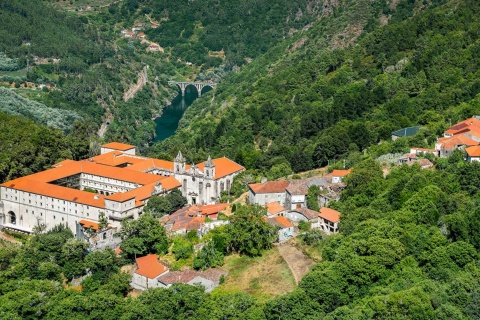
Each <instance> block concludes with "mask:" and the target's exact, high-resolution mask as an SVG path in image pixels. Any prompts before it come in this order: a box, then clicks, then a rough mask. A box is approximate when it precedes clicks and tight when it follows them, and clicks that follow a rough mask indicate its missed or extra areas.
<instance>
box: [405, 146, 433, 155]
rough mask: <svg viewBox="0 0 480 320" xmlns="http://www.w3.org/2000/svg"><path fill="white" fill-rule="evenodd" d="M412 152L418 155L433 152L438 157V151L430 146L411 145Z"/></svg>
mask: <svg viewBox="0 0 480 320" xmlns="http://www.w3.org/2000/svg"><path fill="white" fill-rule="evenodd" d="M410 154H414V155H416V156H424V155H426V154H432V155H434V156H435V157H438V151H437V150H435V149H429V148H417V147H411V148H410Z"/></svg>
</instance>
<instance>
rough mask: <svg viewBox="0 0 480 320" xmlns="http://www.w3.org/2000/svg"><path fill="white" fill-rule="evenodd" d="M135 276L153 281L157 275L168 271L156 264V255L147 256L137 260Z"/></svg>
mask: <svg viewBox="0 0 480 320" xmlns="http://www.w3.org/2000/svg"><path fill="white" fill-rule="evenodd" d="M136 261H137V267H138V269H137V270H135V273H136V274H139V275H141V276H144V277H147V278H149V279H155V278H156V277H158V276H159V275H161V274H163V273H165V272H167V271H168V268H167V267H166V266H164V265H163V264H161V263H160V262H158V259H157V255H156V254H149V255H147V256H144V257H141V258H137V259H136Z"/></svg>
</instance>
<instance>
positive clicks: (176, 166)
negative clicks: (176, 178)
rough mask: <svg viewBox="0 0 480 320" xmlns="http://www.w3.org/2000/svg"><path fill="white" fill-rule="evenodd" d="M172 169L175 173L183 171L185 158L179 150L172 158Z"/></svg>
mask: <svg viewBox="0 0 480 320" xmlns="http://www.w3.org/2000/svg"><path fill="white" fill-rule="evenodd" d="M173 170H174V172H175V173H184V172H185V158H184V157H183V156H182V152H181V151H178V154H177V156H176V157H175V159H173Z"/></svg>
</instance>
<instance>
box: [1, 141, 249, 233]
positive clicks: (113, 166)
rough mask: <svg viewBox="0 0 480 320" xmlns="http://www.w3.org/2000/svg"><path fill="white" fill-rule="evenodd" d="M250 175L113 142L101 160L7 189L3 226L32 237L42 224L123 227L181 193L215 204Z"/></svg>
mask: <svg viewBox="0 0 480 320" xmlns="http://www.w3.org/2000/svg"><path fill="white" fill-rule="evenodd" d="M244 170H245V168H244V167H242V166H241V165H239V164H237V163H235V162H233V161H232V160H229V159H227V158H225V157H223V158H218V159H211V158H210V157H208V159H207V161H205V162H202V163H199V164H197V165H187V164H186V161H185V158H184V157H183V156H182V154H181V152H179V153H178V155H177V156H176V157H175V159H174V161H173V162H172V161H166V160H159V159H153V158H147V157H142V156H139V155H136V154H135V146H132V145H128V144H123V143H118V142H112V143H108V144H105V145H103V146H102V148H101V154H100V155H98V156H96V157H92V158H89V159H85V160H81V161H74V160H65V161H62V162H59V163H57V164H55V165H53V168H52V169H49V170H45V171H42V172H38V173H35V174H31V175H29V176H25V177H22V178H18V179H15V180H11V181H8V182H5V183H3V184H1V185H0V193H1V196H0V200H1V202H0V226H2V227H3V228H7V229H11V230H15V231H21V232H26V233H31V232H33V228H34V227H35V226H38V225H41V224H44V225H46V227H47V229H50V228H52V227H53V226H55V225H58V224H59V223H63V224H66V225H67V226H68V227H69V228H70V229H71V230H72V231H73V233H74V234H75V235H78V236H81V233H82V231H83V226H82V225H84V224H85V221H91V222H93V223H98V221H99V217H100V214H101V213H103V214H104V215H105V217H106V218H107V219H108V224H109V226H111V227H113V228H115V227H120V225H121V222H122V221H123V220H124V219H137V218H138V216H139V215H140V214H141V213H142V212H143V208H144V206H145V205H146V203H147V202H148V199H149V198H150V197H151V196H153V195H164V194H167V193H169V192H170V191H172V190H173V189H176V188H179V189H180V190H181V192H182V195H183V196H184V197H186V198H187V201H188V203H189V204H214V203H216V202H217V201H218V200H219V199H220V195H221V193H222V192H223V191H228V190H230V187H231V185H232V183H233V178H234V177H235V176H236V175H237V174H239V173H240V172H242V171H244ZM92 191H93V192H92ZM81 221H82V222H81Z"/></svg>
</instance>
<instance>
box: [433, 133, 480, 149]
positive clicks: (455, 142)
mask: <svg viewBox="0 0 480 320" xmlns="http://www.w3.org/2000/svg"><path fill="white" fill-rule="evenodd" d="M438 142H440V143H441V144H442V148H443V149H455V148H456V147H457V146H463V145H465V146H477V145H478V144H479V143H480V142H478V141H475V140H473V139H470V138H468V137H466V136H464V135H463V134H459V135H455V136H453V137H448V138H440V139H438Z"/></svg>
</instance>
